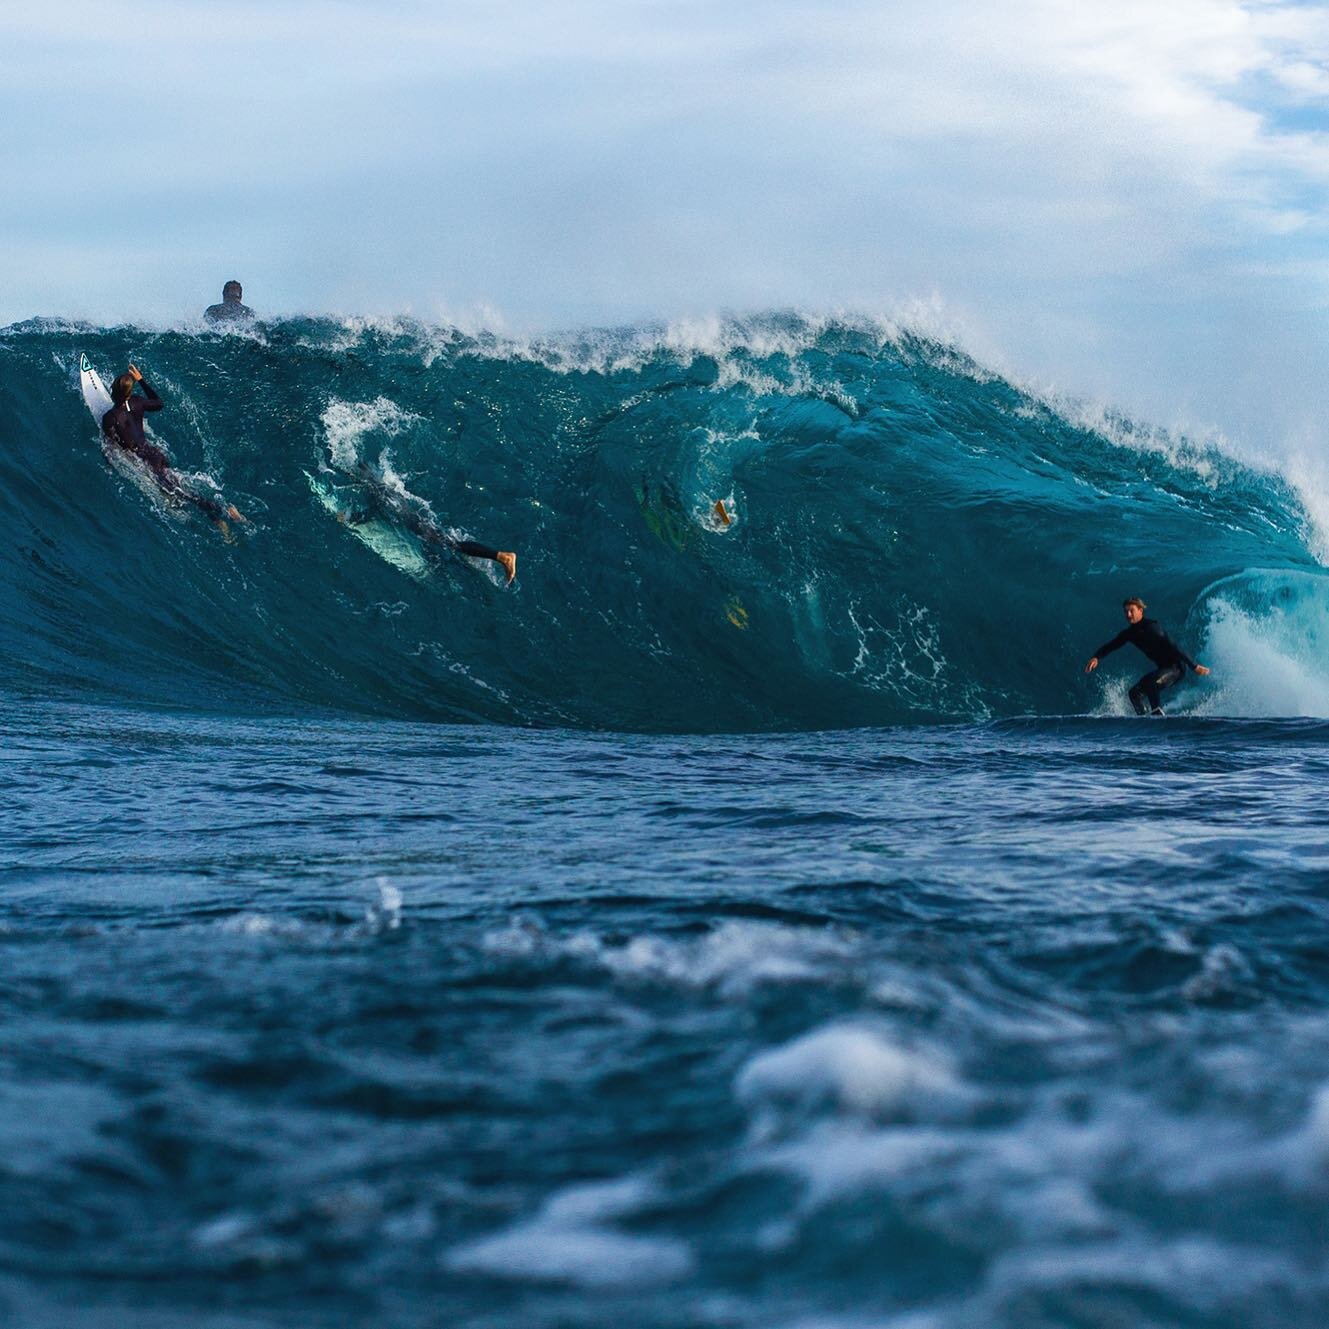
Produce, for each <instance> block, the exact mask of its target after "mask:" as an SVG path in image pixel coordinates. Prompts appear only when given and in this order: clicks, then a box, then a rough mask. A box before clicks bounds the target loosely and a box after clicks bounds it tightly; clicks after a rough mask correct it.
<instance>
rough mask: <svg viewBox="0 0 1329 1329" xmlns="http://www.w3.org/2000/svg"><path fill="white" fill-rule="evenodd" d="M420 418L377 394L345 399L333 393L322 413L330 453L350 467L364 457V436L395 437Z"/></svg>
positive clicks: (336, 461) (342, 465) (344, 467)
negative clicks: (362, 399) (359, 399)
mask: <svg viewBox="0 0 1329 1329" xmlns="http://www.w3.org/2000/svg"><path fill="white" fill-rule="evenodd" d="M419 418H420V417H419V416H417V415H413V414H412V413H411V412H410V411H405V410H403V409H402V408H401V407H400V406H398V405H397V404H396V402H393V401H390V400H389V399H388V398H387V397H376V398H375V399H374V400H373V401H367V402H352V401H341V400H339V399H338V398H336V397H333V398H332V399H331V400H329V402H328V404H327V406H326V407H325V408H324V411H323V416H322V422H323V433H324V437H325V438H326V439H327V444H328V456H329V457H330V458H331V460H332V464H333V465H334V466H337V467H339V468H340V469H342V470H350V469H351V468H353V467H354V466H355V465H356V464H357V462H359V460H360V455H359V449H360V440H361V439H363V438H364V437H365V436H366V435H367V434H382V435H385V436H386V437H388V438H393V437H395V436H396V435H397V434H399V433H401V431H402V430H403V429H405V428H406V427H407V426H408V425H411V424H414V423H415V422H416V421H417V420H419Z"/></svg>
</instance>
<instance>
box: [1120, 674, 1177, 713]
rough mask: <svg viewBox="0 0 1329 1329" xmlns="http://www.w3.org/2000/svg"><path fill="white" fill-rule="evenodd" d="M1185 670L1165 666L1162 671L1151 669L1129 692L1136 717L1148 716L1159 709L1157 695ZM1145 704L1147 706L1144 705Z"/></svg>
mask: <svg viewBox="0 0 1329 1329" xmlns="http://www.w3.org/2000/svg"><path fill="white" fill-rule="evenodd" d="M1183 673H1185V670H1184V669H1183V668H1182V667H1181V665H1165V666H1164V667H1163V668H1162V669H1151V670H1150V671H1149V673H1147V674H1146V675H1145V676H1144V677H1143V678H1142V679H1141V680H1140V681H1139V682H1138V683H1137V684H1136V685H1135V686H1134V687H1133V688H1132V689H1131V690H1130V699H1131V705H1132V706H1134V707H1135V714H1136V715H1148V714H1149V713H1150V712H1151V711H1157V710H1159V709H1160V706H1159V696H1158V694H1159V693H1160V692H1161V691H1162V690H1163V689H1164V688H1170V687H1171V686H1172V685H1173V684H1174V683H1175V682H1176V681H1177V680H1178V679H1179V678H1180V677H1181V676H1182V674H1183ZM1146 703H1147V704H1146Z"/></svg>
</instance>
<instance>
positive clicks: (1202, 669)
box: [1195, 665, 1210, 674]
mask: <svg viewBox="0 0 1329 1329" xmlns="http://www.w3.org/2000/svg"><path fill="white" fill-rule="evenodd" d="M1195 672H1196V673H1197V674H1207V673H1209V672H1210V671H1209V669H1208V668H1207V667H1206V666H1205V665H1196V666H1195Z"/></svg>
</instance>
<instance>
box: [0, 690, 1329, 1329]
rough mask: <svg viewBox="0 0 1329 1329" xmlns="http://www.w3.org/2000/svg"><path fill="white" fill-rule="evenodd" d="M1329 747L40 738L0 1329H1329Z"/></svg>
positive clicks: (4, 1027)
mask: <svg viewBox="0 0 1329 1329" xmlns="http://www.w3.org/2000/svg"><path fill="white" fill-rule="evenodd" d="M1327 778H1329V727H1327V726H1326V725H1325V724H1323V723H1319V722H1313V721H1259V720H1247V721H1222V720H1205V719H1191V720H1169V721H1165V722H1133V721H1125V720H1111V719H1103V720H1092V721H1091V720H1080V721H1064V722H1063V721H1056V720H1035V721H1018V720H1013V721H1000V722H994V723H990V724H980V725H958V726H933V727H925V726H914V727H903V728H899V727H897V728H886V729H876V730H844V731H839V732H826V733H808V734H797V735H787V734H786V735H781V734H766V735H740V736H708V737H678V736H669V735H654V736H641V735H637V736H631V735H621V734H594V733H585V732H574V731H566V730H555V731H548V732H533V731H529V730H521V729H512V728H500V727H483V726H482V727H476V726H448V725H428V724H418V723H399V722H383V721H374V720H358V719H328V718H309V717H304V718H288V719H273V718H249V719H246V718H244V717H242V716H238V715H234V714H223V715H219V716H211V717H209V716H206V715H203V714H202V713H197V712H195V713H190V714H160V713H157V714H154V713H150V712H147V711H143V710H141V709H140V710H135V709H133V708H129V707H124V706H119V707H114V708H112V707H97V706H88V705H83V704H78V703H73V702H39V701H33V700H31V699H27V700H21V701H20V700H18V699H11V700H10V701H8V702H7V703H6V704H5V706H4V709H3V712H2V713H0V798H2V800H3V807H4V809H5V811H4V817H3V820H2V821H0V1322H2V1323H7V1324H14V1325H22V1326H25V1327H26V1326H44V1325H51V1326H56V1325H60V1326H68V1325H73V1326H80V1327H82V1326H87V1327H91V1326H98V1327H100V1326H125V1325H134V1326H149V1327H155V1326H176V1325H186V1324H187V1325H190V1326H193V1327H194V1329H222V1327H223V1326H224V1327H225V1329H237V1327H238V1326H245V1329H266V1327H267V1326H292V1327H294V1326H300V1327H301V1329H308V1327H310V1326H323V1325H327V1326H361V1325H363V1326H375V1327H376V1329H386V1327H388V1326H393V1327H395V1326H440V1325H447V1326H486V1327H491V1326H493V1327H496V1326H509V1325H513V1326H515V1325H520V1326H529V1327H530V1329H546V1327H548V1329H553V1327H554V1326H567V1325H578V1326H588V1327H600V1326H603V1327H604V1329H609V1327H611V1326H621V1325H625V1324H632V1325H638V1326H642V1327H643V1329H647V1327H650V1329H655V1327H656V1326H658V1327H659V1329H677V1327H678V1326H707V1327H708V1329H709V1327H711V1326H714V1327H715V1329H739V1327H744V1329H746V1327H747V1326H752V1327H753V1329H757V1327H760V1329H767V1327H768V1326H777V1327H782V1326H790V1327H791V1329H792V1327H794V1326H797V1327H799V1329H811V1327H812V1326H818V1327H821V1329H848V1327H849V1326H854V1327H855V1329H857V1327H859V1326H891V1327H892V1329H906V1327H907V1329H923V1326H926V1327H927V1329H934V1327H935V1329H978V1327H979V1326H983V1327H985V1329H986V1327H988V1326H992V1327H1005V1326H1010V1329H1017V1327H1018V1329H1043V1327H1044V1326H1047V1327H1048V1329H1051V1327H1052V1326H1118V1325H1120V1326H1188V1327H1190V1326H1200V1325H1204V1326H1231V1327H1232V1329H1256V1327H1263V1326H1269V1327H1270V1329H1273V1327H1274V1326H1278V1329H1288V1327H1289V1326H1293V1327H1295V1326H1306V1327H1307V1329H1311V1327H1312V1326H1321V1325H1323V1324H1324V1323H1325V1314H1326V1307H1327V1306H1329V1239H1327V1233H1329V1228H1327V1227H1326V1223H1325V1213H1326V1205H1327V1204H1329V902H1327V896H1329V820H1327V819H1326V816H1325V814H1324V811H1323V791H1324V788H1325V783H1326V779H1327Z"/></svg>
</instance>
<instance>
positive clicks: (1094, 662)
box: [1084, 656, 1098, 674]
mask: <svg viewBox="0 0 1329 1329" xmlns="http://www.w3.org/2000/svg"><path fill="white" fill-rule="evenodd" d="M1097 668H1098V656H1094V658H1093V659H1092V660H1090V661H1089V663H1088V664H1087V665H1085V667H1084V672H1085V673H1086V674H1092V673H1093V672H1094V670H1095V669H1097Z"/></svg>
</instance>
